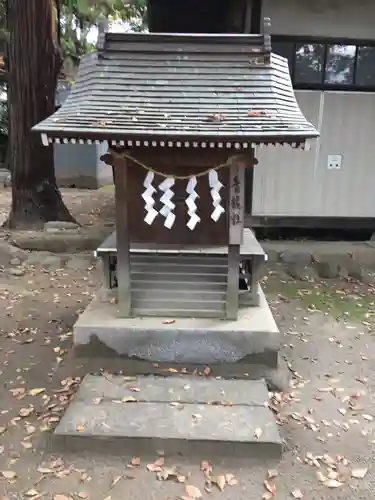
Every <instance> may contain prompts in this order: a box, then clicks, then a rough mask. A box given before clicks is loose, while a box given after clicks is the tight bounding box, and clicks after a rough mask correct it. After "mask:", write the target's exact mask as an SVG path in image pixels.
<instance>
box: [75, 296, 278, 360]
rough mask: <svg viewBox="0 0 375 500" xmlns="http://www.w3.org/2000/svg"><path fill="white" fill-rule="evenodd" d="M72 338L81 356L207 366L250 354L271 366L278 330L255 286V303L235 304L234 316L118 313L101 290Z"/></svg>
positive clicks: (274, 354)
mask: <svg viewBox="0 0 375 500" xmlns="http://www.w3.org/2000/svg"><path fill="white" fill-rule="evenodd" d="M73 343H74V347H75V349H76V353H77V354H78V355H79V356H83V357H91V356H93V355H94V356H98V355H99V352H100V351H101V352H102V353H103V354H102V356H103V357H105V356H107V355H111V356H112V357H118V356H122V357H124V358H129V359H138V360H143V361H150V362H151V363H179V364H187V363H193V364H208V365H211V364H215V363H238V362H245V363H246V362H247V361H248V357H252V359H251V360H249V361H250V362H252V363H257V359H256V358H259V364H262V365H263V364H268V365H269V366H270V367H272V368H276V366H275V360H276V354H277V352H278V351H279V349H280V346H281V343H282V334H281V333H280V331H279V329H278V327H277V325H276V323H275V320H274V317H273V315H272V311H271V309H270V307H269V305H268V303H267V300H266V297H265V295H264V293H263V291H262V290H261V289H259V306H258V307H252V306H248V307H241V308H240V309H239V314H238V319H237V320H235V321H226V320H220V319H218V318H196V317H195V318H194V317H188V318H173V316H168V315H166V316H165V317H131V318H120V317H119V315H118V311H117V306H116V304H114V303H113V302H112V301H111V300H110V299H109V298H108V295H106V291H105V290H103V289H102V290H101V291H99V292H98V294H97V295H96V297H95V298H94V299H93V301H92V302H91V304H90V305H89V307H88V308H87V309H86V310H85V311H84V313H83V314H81V315H80V316H79V318H78V320H77V322H76V323H75V325H74V327H73ZM104 353H106V354H104ZM266 358H270V359H269V363H267V362H266V361H265V360H266Z"/></svg>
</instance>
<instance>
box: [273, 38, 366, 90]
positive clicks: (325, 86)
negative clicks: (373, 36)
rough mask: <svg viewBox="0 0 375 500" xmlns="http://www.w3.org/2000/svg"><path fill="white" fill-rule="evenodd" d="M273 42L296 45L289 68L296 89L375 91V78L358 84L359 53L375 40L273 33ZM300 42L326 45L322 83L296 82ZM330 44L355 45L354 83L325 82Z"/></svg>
mask: <svg viewBox="0 0 375 500" xmlns="http://www.w3.org/2000/svg"><path fill="white" fill-rule="evenodd" d="M271 42H272V43H274V44H277V43H291V44H293V46H294V50H293V60H292V61H290V65H289V70H290V76H291V79H292V83H293V88H294V89H296V90H337V91H339V90H342V91H353V92H375V78H374V84H372V85H358V84H357V83H356V76H357V64H358V54H359V49H360V48H361V47H374V48H375V40H366V39H363V40H358V39H353V38H330V37H313V36H289V35H272V39H271ZM299 44H320V45H324V58H323V71H322V79H321V83H301V82H296V78H295V69H296V46H297V45H299ZM330 45H355V46H356V51H355V59H354V67H353V73H354V77H353V82H352V83H344V84H342V83H325V81H326V66H327V55H328V47H329V46H330Z"/></svg>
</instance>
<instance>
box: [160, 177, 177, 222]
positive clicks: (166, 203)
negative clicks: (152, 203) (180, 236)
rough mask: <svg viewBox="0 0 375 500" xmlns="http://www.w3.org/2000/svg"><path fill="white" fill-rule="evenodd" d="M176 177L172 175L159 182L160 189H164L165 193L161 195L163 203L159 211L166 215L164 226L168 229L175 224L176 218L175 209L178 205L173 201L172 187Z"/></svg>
mask: <svg viewBox="0 0 375 500" xmlns="http://www.w3.org/2000/svg"><path fill="white" fill-rule="evenodd" d="M174 182H175V181H174V179H173V178H172V177H167V178H166V179H164V181H163V182H161V183H160V184H159V189H160V191H163V192H164V194H163V195H162V196H161V198H160V201H161V203H162V204H163V206H162V208H161V209H160V210H159V213H160V214H161V215H162V216H163V217H165V221H164V226H165V227H166V228H168V229H171V227H172V226H173V224H174V221H175V219H176V216H175V214H174V213H173V210H174V209H175V207H176V205H175V204H174V203H173V201H172V198H173V196H174V192H173V191H172V189H171V187H172V186H173V185H174Z"/></svg>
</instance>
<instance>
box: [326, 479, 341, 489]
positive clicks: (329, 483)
mask: <svg viewBox="0 0 375 500" xmlns="http://www.w3.org/2000/svg"><path fill="white" fill-rule="evenodd" d="M323 484H324V486H327V488H340V486H342V485H343V484H344V483H340V481H337V480H336V479H328V480H327V481H324V483H323Z"/></svg>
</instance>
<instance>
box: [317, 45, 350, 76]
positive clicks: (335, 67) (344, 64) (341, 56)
mask: <svg viewBox="0 0 375 500" xmlns="http://www.w3.org/2000/svg"><path fill="white" fill-rule="evenodd" d="M356 50H357V48H356V46H355V45H338V44H332V45H328V50H327V62H326V67H325V79H324V81H325V83H332V84H336V83H337V84H342V85H345V84H346V85H348V84H353V83H354V61H355V55H356Z"/></svg>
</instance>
